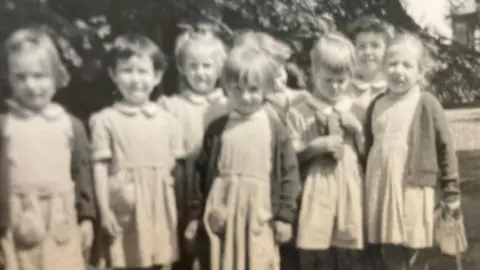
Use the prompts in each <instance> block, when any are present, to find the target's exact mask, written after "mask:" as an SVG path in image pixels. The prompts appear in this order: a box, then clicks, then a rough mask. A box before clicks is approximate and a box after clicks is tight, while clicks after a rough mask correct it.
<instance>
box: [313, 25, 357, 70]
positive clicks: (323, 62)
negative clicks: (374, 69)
mask: <svg viewBox="0 0 480 270" xmlns="http://www.w3.org/2000/svg"><path fill="white" fill-rule="evenodd" d="M310 59H311V63H312V68H319V67H324V68H327V69H328V70H330V71H332V72H349V73H350V74H353V73H354V70H355V62H356V57H355V47H354V46H353V44H352V42H351V41H350V40H349V39H348V38H346V37H345V36H344V35H343V34H341V33H338V32H331V33H326V34H324V35H323V36H321V37H320V38H319V39H318V40H317V42H316V43H315V44H314V45H313V48H312V50H311V51H310Z"/></svg>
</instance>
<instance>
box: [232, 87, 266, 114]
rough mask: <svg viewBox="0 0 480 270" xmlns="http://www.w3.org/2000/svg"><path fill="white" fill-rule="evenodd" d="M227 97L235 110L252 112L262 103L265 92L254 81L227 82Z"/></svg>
mask: <svg viewBox="0 0 480 270" xmlns="http://www.w3.org/2000/svg"><path fill="white" fill-rule="evenodd" d="M227 89H228V97H229V99H230V101H231V103H232V106H233V108H234V109H235V110H237V111H238V112H240V113H242V114H246V115H248V114H252V113H254V112H255V111H257V110H258V109H260V108H261V107H262V105H263V101H264V99H265V92H264V89H262V88H261V87H260V86H259V85H258V84H255V83H240V84H239V83H237V82H231V83H227Z"/></svg>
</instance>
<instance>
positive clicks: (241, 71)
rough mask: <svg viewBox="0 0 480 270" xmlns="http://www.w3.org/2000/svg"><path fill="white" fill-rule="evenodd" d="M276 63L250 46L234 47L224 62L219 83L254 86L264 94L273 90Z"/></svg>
mask: <svg viewBox="0 0 480 270" xmlns="http://www.w3.org/2000/svg"><path fill="white" fill-rule="evenodd" d="M275 71H276V63H275V62H274V61H273V59H272V58H271V57H270V56H269V55H267V54H266V53H265V52H264V51H262V50H259V49H257V48H253V47H250V46H238V47H234V48H233V49H232V50H231V52H230V54H229V55H228V57H227V60H226V61H225V65H224V67H223V72H222V77H221V79H222V80H221V81H222V83H223V85H224V86H227V85H228V84H230V83H236V84H240V85H244V84H247V85H248V84H256V85H258V86H260V87H261V88H262V89H263V90H264V91H265V92H266V93H269V92H271V91H273V90H274V88H275V79H276V72H275Z"/></svg>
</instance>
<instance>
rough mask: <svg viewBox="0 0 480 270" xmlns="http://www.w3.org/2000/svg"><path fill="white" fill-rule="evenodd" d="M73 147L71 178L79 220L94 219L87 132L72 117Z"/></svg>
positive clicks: (93, 196)
mask: <svg viewBox="0 0 480 270" xmlns="http://www.w3.org/2000/svg"><path fill="white" fill-rule="evenodd" d="M72 125H73V133H74V140H73V149H72V165H71V173H72V179H73V180H74V181H75V191H76V192H75V193H76V204H77V211H78V219H79V221H80V222H81V221H83V220H91V221H94V220H95V219H96V205H95V194H94V188H93V185H94V183H93V177H92V166H91V155H90V148H89V142H88V137H87V133H86V131H85V128H84V126H83V124H82V123H81V122H80V120H78V119H76V118H74V117H72Z"/></svg>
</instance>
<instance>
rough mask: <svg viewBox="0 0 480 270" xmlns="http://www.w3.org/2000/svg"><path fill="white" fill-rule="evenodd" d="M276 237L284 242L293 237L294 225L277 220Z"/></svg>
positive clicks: (280, 241) (279, 241) (278, 240)
mask: <svg viewBox="0 0 480 270" xmlns="http://www.w3.org/2000/svg"><path fill="white" fill-rule="evenodd" d="M274 226H275V239H276V240H277V242H278V243H281V244H284V243H287V242H288V241H290V239H292V225H291V224H288V223H286V222H283V221H275V225H274Z"/></svg>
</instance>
